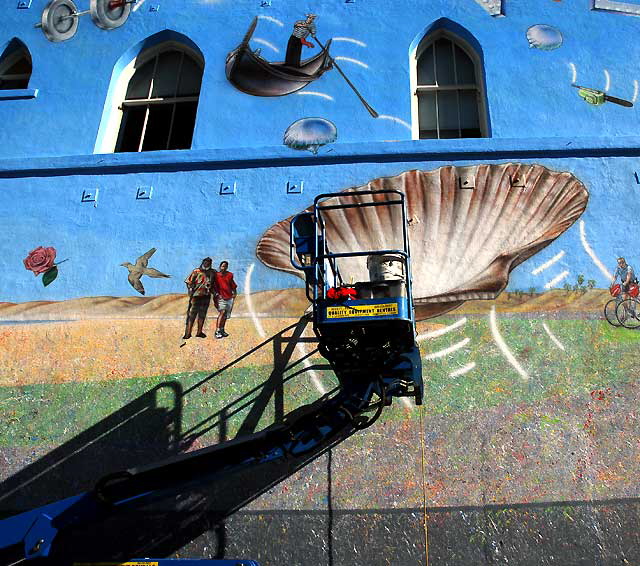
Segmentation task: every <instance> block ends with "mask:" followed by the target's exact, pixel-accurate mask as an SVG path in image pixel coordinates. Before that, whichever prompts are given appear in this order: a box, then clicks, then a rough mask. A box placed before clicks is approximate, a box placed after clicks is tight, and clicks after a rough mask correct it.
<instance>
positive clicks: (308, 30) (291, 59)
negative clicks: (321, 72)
mask: <svg viewBox="0 0 640 566" xmlns="http://www.w3.org/2000/svg"><path fill="white" fill-rule="evenodd" d="M316 17H317V16H316V15H315V14H307V19H306V20H298V21H297V22H296V23H295V24H293V32H292V33H291V37H290V38H289V43H287V55H286V57H285V64H286V65H288V66H290V67H299V66H300V58H301V56H302V46H303V45H304V46H305V47H314V45H313V43H311V42H309V41H307V39H306V38H307V37H309V35H311V36H312V37H313V36H314V35H315V34H316V24H314V23H313V21H314V20H315V19H316Z"/></svg>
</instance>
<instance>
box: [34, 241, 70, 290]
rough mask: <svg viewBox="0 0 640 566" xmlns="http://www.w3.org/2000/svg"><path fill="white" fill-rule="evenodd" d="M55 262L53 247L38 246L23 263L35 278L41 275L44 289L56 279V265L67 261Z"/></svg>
mask: <svg viewBox="0 0 640 566" xmlns="http://www.w3.org/2000/svg"><path fill="white" fill-rule="evenodd" d="M55 260H56V249H55V248H54V247H47V248H45V247H44V246H38V247H37V248H35V249H34V250H31V251H30V252H29V254H28V255H27V257H26V258H25V259H24V260H23V262H24V267H25V269H27V270H28V271H32V272H33V274H34V275H35V276H36V277H37V276H38V275H40V274H42V284H43V285H44V286H45V287H46V286H47V285H50V284H51V283H53V282H54V280H55V279H56V278H57V277H58V265H60V264H61V263H64V262H65V261H68V260H66V259H63V260H62V261H59V262H58V263H56V262H55Z"/></svg>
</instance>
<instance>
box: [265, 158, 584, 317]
mask: <svg viewBox="0 0 640 566" xmlns="http://www.w3.org/2000/svg"><path fill="white" fill-rule="evenodd" d="M516 179H518V180H521V179H526V183H525V184H524V186H523V185H518V186H514V185H515V184H516V183H515V181H514V180H516ZM465 187H467V188H465ZM365 189H366V190H374V191H375V190H383V189H397V190H400V191H402V192H404V193H405V194H406V195H407V209H408V212H407V214H408V218H409V241H410V246H411V257H412V265H413V278H414V282H413V294H414V304H415V306H416V316H417V317H418V318H421V319H424V318H429V317H433V316H437V315H439V314H442V313H445V312H447V311H449V310H451V309H454V308H456V307H458V306H460V305H461V304H462V303H463V302H464V301H467V300H471V299H495V298H496V297H497V296H498V295H499V294H500V292H501V291H503V290H504V289H505V287H506V286H507V283H508V281H509V273H510V272H511V270H512V269H514V268H515V267H516V266H518V265H519V264H521V263H522V262H524V261H525V260H527V259H528V258H530V257H531V256H533V255H535V254H536V253H537V252H539V251H540V250H542V249H543V248H545V247H546V246H548V245H549V244H550V243H551V242H553V241H554V240H555V239H556V238H557V237H558V236H560V235H561V234H562V233H563V232H564V231H566V230H567V229H568V228H569V227H570V226H571V225H572V224H573V223H574V222H575V221H576V220H577V219H578V218H579V217H580V215H581V214H582V213H583V212H584V210H585V208H586V206H587V201H588V192H587V190H586V188H585V186H584V185H583V184H582V183H581V182H580V181H579V180H578V179H576V178H575V177H574V176H573V175H572V174H571V173H568V172H555V171H551V170H549V169H547V168H545V167H543V166H541V165H521V164H512V163H509V164H504V165H478V166H471V167H455V166H448V167H442V168H440V169H437V170H435V171H428V172H426V171H416V170H413V171H406V172H404V173H401V174H400V175H396V176H394V177H382V178H378V179H374V180H372V181H370V182H369V183H368V184H367V185H363V186H361V187H357V188H354V189H347V191H345V192H349V191H350V190H365ZM359 198H374V197H368V196H367V197H359ZM347 200H348V199H347ZM345 202H346V201H345ZM378 208H379V207H368V208H362V209H358V208H350V209H347V210H346V211H341V213H340V214H336V215H329V220H327V226H328V229H329V222H331V221H333V222H334V223H335V224H334V225H333V226H331V229H332V230H333V231H334V232H335V233H336V234H337V237H336V241H335V242H334V243H333V245H332V249H331V251H332V252H333V253H342V252H350V251H353V250H352V249H351V247H352V246H353V241H354V238H355V240H356V241H357V242H358V246H357V247H358V248H359V249H361V250H367V249H377V248H382V249H395V248H396V247H397V246H394V240H395V239H396V238H397V234H396V233H395V232H397V230H398V229H399V228H398V226H397V225H395V224H394V223H393V222H392V221H391V219H390V217H388V216H381V217H378V216H377V214H378ZM307 210H308V209H307ZM332 216H333V218H332ZM289 221H290V218H287V219H285V220H282V221H281V222H278V223H277V224H275V225H274V226H272V227H271V228H270V229H269V230H267V232H266V233H265V234H264V235H263V236H262V238H261V239H260V241H259V242H258V246H257V250H256V255H257V256H258V258H259V259H260V260H261V261H262V262H263V263H264V264H265V265H267V266H269V267H272V268H274V269H278V270H282V271H285V272H288V273H292V274H294V275H297V276H300V272H299V271H298V270H296V269H295V268H293V267H292V265H291V262H290V258H289V256H290V251H289V250H290V236H289V231H290V228H289ZM360 260H361V258H360V259H358V260H352V261H345V262H344V264H342V265H341V266H340V271H341V272H342V277H343V279H344V280H345V281H347V280H354V281H365V280H367V278H368V274H367V270H366V266H365V265H364V263H363V262H362V261H360Z"/></svg>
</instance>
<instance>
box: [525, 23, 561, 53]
mask: <svg viewBox="0 0 640 566" xmlns="http://www.w3.org/2000/svg"><path fill="white" fill-rule="evenodd" d="M527 40H528V41H529V47H536V48H538V49H542V50H543V51H552V50H554V49H557V48H558V47H560V46H561V45H562V34H561V33H560V31H559V30H558V29H556V28H554V27H553V26H548V25H546V24H537V25H535V26H531V27H530V28H529V29H528V30H527Z"/></svg>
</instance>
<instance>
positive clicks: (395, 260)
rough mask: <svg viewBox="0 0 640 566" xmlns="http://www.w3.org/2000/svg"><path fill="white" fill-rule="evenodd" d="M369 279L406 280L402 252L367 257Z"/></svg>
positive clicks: (375, 280)
mask: <svg viewBox="0 0 640 566" xmlns="http://www.w3.org/2000/svg"><path fill="white" fill-rule="evenodd" d="M367 269H368V270H369V281H374V282H378V281H404V258H403V257H402V256H401V255H400V254H383V255H370V256H368V257H367Z"/></svg>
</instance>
